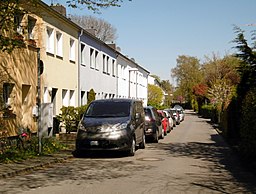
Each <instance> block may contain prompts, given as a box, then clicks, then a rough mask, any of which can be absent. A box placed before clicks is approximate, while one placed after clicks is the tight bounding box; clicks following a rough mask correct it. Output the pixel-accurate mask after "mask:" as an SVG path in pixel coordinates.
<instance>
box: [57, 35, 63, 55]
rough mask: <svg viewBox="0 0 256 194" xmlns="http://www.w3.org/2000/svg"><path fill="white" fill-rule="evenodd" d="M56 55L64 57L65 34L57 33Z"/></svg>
mask: <svg viewBox="0 0 256 194" xmlns="http://www.w3.org/2000/svg"><path fill="white" fill-rule="evenodd" d="M56 55H57V56H59V57H63V34H62V33H61V32H58V31H57V32H56Z"/></svg>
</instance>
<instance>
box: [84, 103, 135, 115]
mask: <svg viewBox="0 0 256 194" xmlns="http://www.w3.org/2000/svg"><path fill="white" fill-rule="evenodd" d="M129 113H130V103H129V102H118V101H116V102H115V101H113V102H95V103H92V104H90V106H89V107H88V109H87V111H86V113H85V116H86V117H127V116H129Z"/></svg>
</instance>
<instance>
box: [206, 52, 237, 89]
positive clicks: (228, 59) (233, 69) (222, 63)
mask: <svg viewBox="0 0 256 194" xmlns="http://www.w3.org/2000/svg"><path fill="white" fill-rule="evenodd" d="M240 63H241V61H240V60H238V59H237V58H236V57H234V56H232V55H227V56H224V57H223V58H220V57H217V56H216V55H215V54H213V56H212V57H211V58H210V57H206V58H205V62H204V63H203V65H202V71H203V73H204V83H206V84H207V86H209V87H211V85H212V84H213V83H215V82H216V80H223V79H225V80H226V81H227V82H228V83H229V84H230V85H237V84H238V83H239V81H240V76H239V74H238V72H237V68H238V67H239V65H240Z"/></svg>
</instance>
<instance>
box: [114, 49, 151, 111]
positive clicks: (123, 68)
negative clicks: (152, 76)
mask: <svg viewBox="0 0 256 194" xmlns="http://www.w3.org/2000/svg"><path fill="white" fill-rule="evenodd" d="M148 76H149V71H147V70H146V69H144V68H143V67H141V66H140V65H138V64H137V63H136V62H135V60H134V59H130V58H129V57H127V56H124V55H123V54H122V53H120V52H118V54H117V90H118V98H134V99H140V100H142V101H143V105H144V106H146V105H147V101H148V100H147V95H148V94H147V92H148V90H147V88H148V87H147V86H148Z"/></svg>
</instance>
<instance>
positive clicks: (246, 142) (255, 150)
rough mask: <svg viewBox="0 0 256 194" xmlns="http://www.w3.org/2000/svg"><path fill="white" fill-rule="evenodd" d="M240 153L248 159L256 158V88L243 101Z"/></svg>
mask: <svg viewBox="0 0 256 194" xmlns="http://www.w3.org/2000/svg"><path fill="white" fill-rule="evenodd" d="M241 108H242V110H241V122H240V134H241V144H240V151H241V153H242V154H243V156H244V157H245V158H246V159H255V158H256V117H255V115H256V88H252V89H251V90H249V91H248V92H247V94H246V95H245V98H244V99H243V101H242V107H241Z"/></svg>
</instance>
